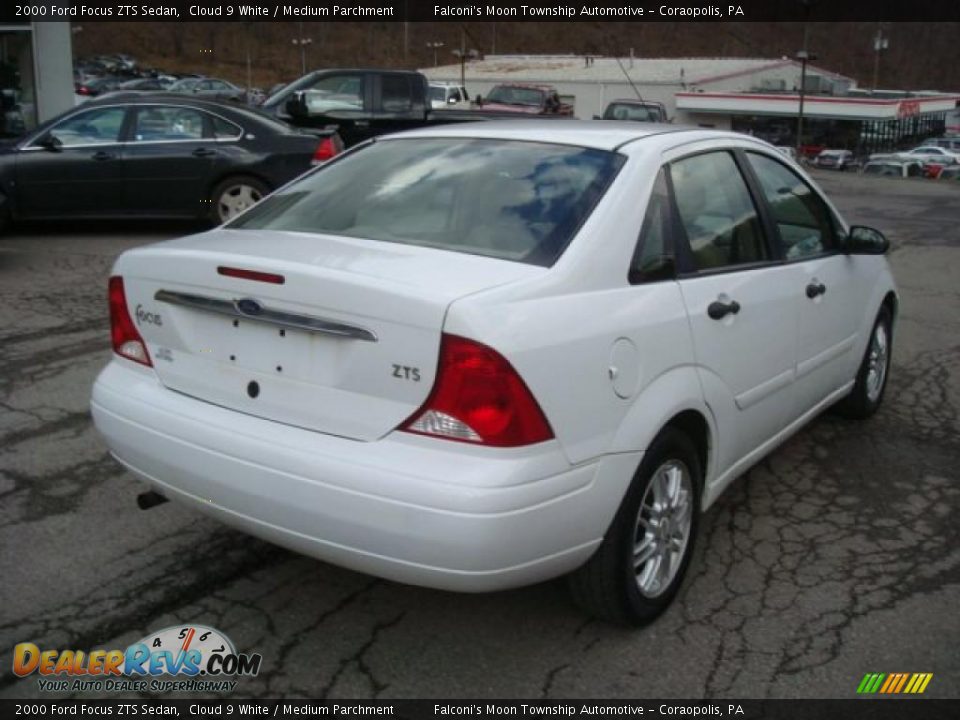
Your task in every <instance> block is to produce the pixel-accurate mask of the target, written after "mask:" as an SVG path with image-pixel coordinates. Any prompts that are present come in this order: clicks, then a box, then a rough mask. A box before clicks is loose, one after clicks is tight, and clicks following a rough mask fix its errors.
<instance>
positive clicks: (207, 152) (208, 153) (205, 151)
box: [193, 148, 217, 158]
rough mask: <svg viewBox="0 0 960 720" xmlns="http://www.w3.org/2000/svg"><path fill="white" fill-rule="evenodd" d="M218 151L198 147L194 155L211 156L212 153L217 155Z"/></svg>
mask: <svg viewBox="0 0 960 720" xmlns="http://www.w3.org/2000/svg"><path fill="white" fill-rule="evenodd" d="M216 154H217V153H216V151H214V150H209V149H208V148H197V149H196V150H194V151H193V155H194V157H201V158H202V157H210V156H211V155H216Z"/></svg>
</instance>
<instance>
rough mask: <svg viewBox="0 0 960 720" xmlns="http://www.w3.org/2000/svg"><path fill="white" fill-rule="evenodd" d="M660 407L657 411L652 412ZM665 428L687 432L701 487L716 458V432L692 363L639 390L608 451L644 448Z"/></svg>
mask: <svg viewBox="0 0 960 720" xmlns="http://www.w3.org/2000/svg"><path fill="white" fill-rule="evenodd" d="M655 409H656V410H659V411H655ZM667 427H673V428H676V429H677V430H680V431H681V432H683V433H684V434H685V435H687V436H688V437H689V438H690V440H691V442H693V443H694V445H695V446H696V448H697V458H698V460H699V461H700V471H701V473H702V475H703V477H702V478H701V479H702V481H703V484H704V487H706V485H707V479H708V478H709V477H710V476H711V464H712V463H713V462H714V459H715V457H716V452H715V450H716V438H717V431H716V427H715V426H714V420H713V413H711V412H710V408H709V407H708V406H707V404H706V402H705V401H704V399H703V396H702V393H701V389H700V379H699V376H698V374H697V370H696V368H695V367H694V366H683V367H679V368H674V369H673V370H671V371H669V372H667V373H665V374H663V375H661V376H660V377H659V378H657V379H656V380H654V381H653V382H651V383H650V384H649V385H648V386H647V387H646V388H644V390H643V391H642V392H640V393H639V394H638V395H637V396H636V398H635V400H634V402H633V405H632V407H631V408H630V410H629V412H628V413H627V414H626V416H625V417H624V419H623V421H622V422H621V423H620V427H619V429H618V430H617V433H616V436H615V437H614V440H613V444H612V447H611V450H612V451H614V452H630V451H637V450H646V448H647V447H649V446H650V443H652V442H653V440H654V439H655V438H656V437H657V436H658V435H659V434H660V433H661V432H663V430H664V429H665V428H667Z"/></svg>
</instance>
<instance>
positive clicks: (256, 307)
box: [233, 298, 263, 316]
mask: <svg viewBox="0 0 960 720" xmlns="http://www.w3.org/2000/svg"><path fill="white" fill-rule="evenodd" d="M233 306H234V307H235V308H237V310H238V311H239V312H240V313H242V314H243V315H254V316H256V315H260V314H262V313H263V305H261V304H260V303H259V301H257V300H254V299H253V298H241V299H240V300H234V302H233Z"/></svg>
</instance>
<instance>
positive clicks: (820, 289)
mask: <svg viewBox="0 0 960 720" xmlns="http://www.w3.org/2000/svg"><path fill="white" fill-rule="evenodd" d="M825 292H827V286H826V285H824V284H823V283H810V284H809V285H807V297H808V298H810V299H811V300H813V299H814V298H815V297H816V296H817V295H823V294H824V293H825Z"/></svg>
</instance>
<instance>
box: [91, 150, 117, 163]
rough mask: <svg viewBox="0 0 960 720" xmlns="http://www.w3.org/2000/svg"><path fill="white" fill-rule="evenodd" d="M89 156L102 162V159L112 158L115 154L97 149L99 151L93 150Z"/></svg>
mask: <svg viewBox="0 0 960 720" xmlns="http://www.w3.org/2000/svg"><path fill="white" fill-rule="evenodd" d="M91 157H92V158H93V159H94V160H98V161H101V162H102V161H104V160H113V158H115V157H116V155H114V154H113V153H111V152H107V151H106V150H99V151H97V152H95V153H94V154H93V155H91Z"/></svg>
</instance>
